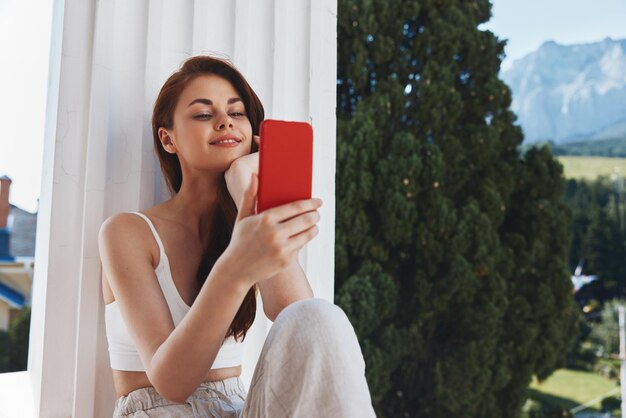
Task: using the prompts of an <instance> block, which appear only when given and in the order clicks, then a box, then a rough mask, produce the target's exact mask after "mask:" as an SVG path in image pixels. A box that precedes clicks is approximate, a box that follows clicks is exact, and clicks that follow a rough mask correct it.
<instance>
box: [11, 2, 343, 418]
mask: <svg viewBox="0 0 626 418" xmlns="http://www.w3.org/2000/svg"><path fill="white" fill-rule="evenodd" d="M215 52H219V53H220V54H221V55H225V56H228V57H231V58H232V59H233V61H234V63H235V64H236V65H237V66H238V68H239V69H240V70H241V71H242V72H243V74H244V75H245V76H246V77H247V78H248V80H249V81H250V83H251V85H252V86H253V88H255V90H256V91H257V93H258V94H259V96H260V98H261V100H262V101H263V103H264V105H265V108H266V116H267V117H268V118H277V119H292V120H306V121H309V122H311V123H312V125H313V129H314V132H315V146H314V184H313V192H314V195H315V196H317V197H321V198H322V199H323V200H324V201H325V205H324V207H323V208H322V210H321V215H322V221H321V222H320V230H321V232H320V235H319V236H318V237H317V238H316V240H315V241H314V242H313V243H311V244H310V246H309V247H307V248H306V249H305V250H304V251H303V253H302V258H301V261H302V264H303V267H304V268H305V270H306V272H307V274H308V277H309V279H310V281H311V285H312V287H313V289H314V292H315V294H316V296H318V297H323V298H325V299H328V300H333V285H334V280H333V272H334V265H333V262H334V204H335V201H334V176H335V68H336V0H315V1H314V0H232V1H231V0H196V1H193V0H151V1H148V0H133V1H122V0H66V1H62V0H56V1H55V4H54V21H53V36H52V52H51V64H50V82H49V97H48V113H47V126H46V139H45V144H44V164H43V173H44V174H43V180H42V196H41V201H40V212H39V219H38V228H37V229H38V237H37V254H36V265H37V268H36V269H35V283H34V290H33V313H32V318H33V326H32V327H31V347H30V355H29V376H30V380H31V383H32V393H33V396H34V410H35V411H36V413H37V415H38V416H41V417H57V416H74V417H92V416H93V417H104V416H111V412H112V409H113V402H114V399H115V394H114V392H113V384H112V379H111V373H110V370H109V367H108V352H107V347H106V338H105V334H104V318H103V316H104V315H103V314H104V308H103V305H102V301H101V297H100V274H101V269H100V261H99V259H98V250H97V232H98V229H99V227H100V225H101V223H102V221H103V220H104V219H106V218H107V217H108V216H110V215H112V214H113V213H116V212H119V211H134V210H138V209H142V208H145V207H148V206H151V205H153V204H155V203H157V202H158V201H160V200H161V199H163V198H164V197H165V192H164V186H163V182H162V179H161V176H160V173H159V170H158V164H157V163H156V159H155V157H154V155H153V152H152V145H151V134H150V115H151V109H152V104H153V102H154V99H155V97H156V94H157V92H158V89H159V88H160V86H161V84H162V83H163V81H164V80H165V78H166V77H167V76H168V75H169V74H170V73H171V72H172V71H173V70H175V69H176V68H177V67H178V65H179V64H180V62H181V61H182V60H184V59H185V58H187V57H189V56H191V55H195V54H201V53H215ZM259 311H260V307H259ZM261 316H262V314H261V313H260V312H259V315H258V317H261ZM268 326H269V324H268V321H266V320H261V319H260V320H258V321H257V322H256V323H255V326H254V329H253V331H251V333H250V336H249V339H250V343H249V344H248V346H249V350H247V352H246V353H245V358H244V375H243V378H244V381H246V382H249V379H250V377H251V374H252V371H253V368H254V364H255V362H256V358H257V356H258V353H259V351H260V349H261V346H262V342H263V340H264V338H265V335H266V332H267V329H268ZM0 415H2V406H0Z"/></svg>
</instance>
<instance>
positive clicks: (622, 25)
mask: <svg viewBox="0 0 626 418" xmlns="http://www.w3.org/2000/svg"><path fill="white" fill-rule="evenodd" d="M491 14H492V18H491V20H490V21H489V22H488V23H487V24H485V25H484V27H482V26H481V29H483V28H485V29H489V30H491V31H492V32H494V33H495V34H496V35H498V37H499V38H501V39H507V46H506V48H505V52H506V54H507V57H506V58H505V60H504V61H503V62H502V67H501V68H502V70H503V71H504V70H507V69H508V68H510V66H511V64H512V63H513V62H514V61H515V60H516V59H519V58H522V57H523V56H525V55H527V54H529V53H530V52H533V51H535V50H537V49H538V48H539V47H540V46H541V44H543V43H544V42H546V41H555V42H556V43H559V44H563V45H571V44H579V43H590V42H596V41H601V40H603V39H605V38H606V37H610V38H613V39H626V0H593V1H591V0H524V1H519V0H495V1H492V9H491Z"/></svg>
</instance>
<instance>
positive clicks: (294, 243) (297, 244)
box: [288, 225, 319, 251]
mask: <svg viewBox="0 0 626 418" xmlns="http://www.w3.org/2000/svg"><path fill="white" fill-rule="evenodd" d="M318 233H319V228H318V227H317V225H313V226H312V227H310V228H309V229H306V230H304V231H302V232H300V233H299V234H297V235H294V236H293V237H291V238H289V244H288V245H289V248H290V249H291V250H292V251H299V250H300V249H301V248H302V247H304V246H305V245H306V244H308V243H309V241H311V240H312V239H313V238H315V237H316V236H317V234H318Z"/></svg>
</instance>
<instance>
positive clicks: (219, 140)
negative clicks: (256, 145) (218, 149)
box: [209, 136, 241, 145]
mask: <svg viewBox="0 0 626 418" xmlns="http://www.w3.org/2000/svg"><path fill="white" fill-rule="evenodd" d="M240 142H241V139H239V138H237V137H234V136H228V137H222V138H217V139H214V140H213V141H211V142H209V144H211V145H220V144H238V143H240Z"/></svg>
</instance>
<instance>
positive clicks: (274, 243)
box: [218, 174, 322, 286]
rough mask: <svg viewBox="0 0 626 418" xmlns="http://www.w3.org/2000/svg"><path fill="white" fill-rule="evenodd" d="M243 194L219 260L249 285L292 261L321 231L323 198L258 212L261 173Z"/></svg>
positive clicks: (251, 181)
mask: <svg viewBox="0 0 626 418" xmlns="http://www.w3.org/2000/svg"><path fill="white" fill-rule="evenodd" d="M249 184H250V185H249V187H248V188H247V189H246V191H245V193H244V194H243V198H242V199H241V202H240V205H239V206H240V210H239V213H238V215H237V220H236V221H235V226H234V229H233V233H232V237H231V240H230V244H229V245H228V247H227V248H226V250H225V251H224V253H223V254H222V256H221V257H220V258H219V260H218V263H220V265H221V267H222V268H223V269H224V270H225V271H227V272H228V274H229V275H230V276H231V277H236V278H240V279H241V280H244V281H245V282H246V283H245V285H246V286H252V285H253V284H255V283H257V282H259V281H261V280H264V279H268V278H270V277H272V276H274V275H276V274H277V273H279V272H280V271H281V270H283V269H284V268H286V267H287V266H289V265H290V264H291V262H292V261H294V260H295V259H296V257H297V256H298V253H299V252H300V249H302V247H304V246H305V245H306V244H307V243H308V242H309V241H311V240H312V239H313V238H314V237H315V236H316V235H317V233H318V227H317V223H318V222H319V219H320V215H319V212H318V211H317V209H318V208H319V207H320V206H322V201H321V200H320V199H306V200H299V201H297V202H292V203H288V204H285V205H281V206H277V207H275V208H272V209H268V210H266V211H264V212H262V213H260V214H255V205H256V195H257V189H258V184H259V180H258V176H257V175H256V174H252V175H251V179H250V182H249Z"/></svg>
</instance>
